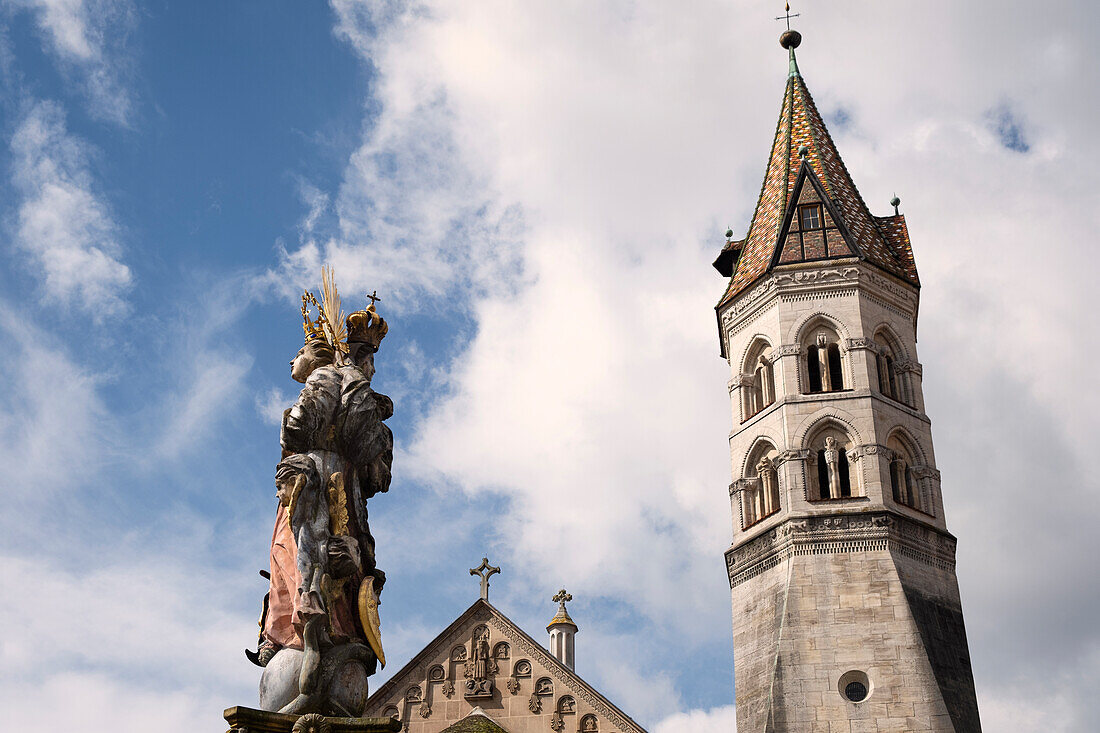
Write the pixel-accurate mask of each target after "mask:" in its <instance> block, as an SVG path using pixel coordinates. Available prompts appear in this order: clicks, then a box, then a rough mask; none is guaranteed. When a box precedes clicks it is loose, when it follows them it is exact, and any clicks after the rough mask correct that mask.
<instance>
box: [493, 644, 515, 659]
mask: <svg viewBox="0 0 1100 733" xmlns="http://www.w3.org/2000/svg"><path fill="white" fill-rule="evenodd" d="M511 655H512V648H511V647H510V646H508V642H506V641H500V642H497V643H496V645H495V646H493V659H508V658H509V657H510V656H511Z"/></svg>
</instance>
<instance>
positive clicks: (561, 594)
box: [550, 588, 573, 610]
mask: <svg viewBox="0 0 1100 733" xmlns="http://www.w3.org/2000/svg"><path fill="white" fill-rule="evenodd" d="M550 600H552V601H553V602H554V603H557V604H558V605H559V606H561V608H562V609H563V610H564V609H565V604H566V603H568V602H569V601H571V600H573V596H572V595H570V594H568V593H566V592H565V588H562V589H561V590H559V591H558V592H557V594H556V595H555V596H554V597H553V598H551V599H550Z"/></svg>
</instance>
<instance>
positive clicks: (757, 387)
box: [741, 339, 775, 422]
mask: <svg viewBox="0 0 1100 733" xmlns="http://www.w3.org/2000/svg"><path fill="white" fill-rule="evenodd" d="M741 384H742V387H741V395H742V397H741V414H742V415H744V418H743V419H742V422H744V421H745V420H748V419H749V418H751V417H752V416H753V415H756V414H757V413H758V412H760V411H761V410H763V409H764V408H765V407H769V406H770V405H772V404H773V403H774V402H775V374H774V370H773V368H772V361H771V344H769V343H768V342H767V341H765V340H763V339H757V340H756V342H755V343H754V344H753V345H752V347H751V348H750V349H749V350H748V352H747V353H746V355H745V363H744V364H742V366H741Z"/></svg>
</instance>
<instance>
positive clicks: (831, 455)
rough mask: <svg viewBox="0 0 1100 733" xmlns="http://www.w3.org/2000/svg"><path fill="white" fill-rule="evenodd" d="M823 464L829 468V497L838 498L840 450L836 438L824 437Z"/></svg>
mask: <svg viewBox="0 0 1100 733" xmlns="http://www.w3.org/2000/svg"><path fill="white" fill-rule="evenodd" d="M825 465H826V466H827V467H828V469H829V498H830V499H839V498H840V451H839V450H838V449H837V442H836V438H834V437H833V436H831V435H830V436H829V437H827V438H825Z"/></svg>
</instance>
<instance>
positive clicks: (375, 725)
mask: <svg viewBox="0 0 1100 733" xmlns="http://www.w3.org/2000/svg"><path fill="white" fill-rule="evenodd" d="M224 716H225V721H226V722H227V723H229V732H230V733H292V732H293V733H302V732H301V731H300V730H299V731H295V730H294V725H295V723H297V722H298V720H299V719H300V718H302V717H304V716H301V715H285V714H283V713H273V712H269V711H267V710H256V709H255V708H246V707H240V706H237V707H232V708H227V709H226V711H225V713H224ZM324 722H325V723H326V724H327V725H328V726H329V728H328V732H329V733H351V732H352V731H356V732H357V733H397V731H399V730H401V723H399V722H398V721H396V720H392V719H390V718H325V721H324Z"/></svg>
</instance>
